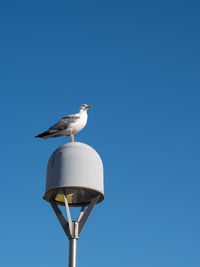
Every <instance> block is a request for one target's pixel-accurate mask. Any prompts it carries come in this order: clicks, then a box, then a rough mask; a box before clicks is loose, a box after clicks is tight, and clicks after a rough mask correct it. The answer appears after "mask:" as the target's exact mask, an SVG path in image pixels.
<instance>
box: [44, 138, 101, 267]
mask: <svg viewBox="0 0 200 267" xmlns="http://www.w3.org/2000/svg"><path fill="white" fill-rule="evenodd" d="M103 184H104V183H103V163H102V160H101V158H100V156H99V155H98V153H97V152H96V151H95V150H94V149H93V148H91V147H90V146H88V145H86V144H83V143H79V142H71V143H67V144H65V145H63V146H61V147H59V148H58V149H56V150H55V151H54V152H53V154H52V155H51V157H50V159H49V162H48V166H47V177H46V192H45V195H44V199H45V200H46V201H48V202H49V203H50V204H51V206H52V208H53V210H54V212H55V214H56V216H57V218H58V220H59V222H60V224H61V226H62V228H63V230H64V232H65V234H66V235H67V237H68V239H69V260H68V262H69V265H68V266H69V267H76V251H77V240H78V237H79V235H80V233H81V231H82V229H83V226H84V224H85V223H86V221H87V219H88V217H89V215H90V213H91V211H92V209H93V208H94V206H95V204H97V203H99V202H101V201H103V199H104V185H103ZM59 205H62V206H65V208H66V212H67V219H68V220H66V219H65V217H64V215H63V214H62V212H61V210H60V209H59V207H58V206H59ZM69 207H81V210H80V213H79V216H78V218H77V220H76V221H72V219H71V214H70V209H69ZM86 207H87V208H86ZM85 208H86V210H85Z"/></svg>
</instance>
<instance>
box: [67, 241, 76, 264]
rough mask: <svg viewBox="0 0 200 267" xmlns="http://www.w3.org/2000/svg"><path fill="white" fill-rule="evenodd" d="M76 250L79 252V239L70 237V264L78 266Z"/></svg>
mask: <svg viewBox="0 0 200 267" xmlns="http://www.w3.org/2000/svg"><path fill="white" fill-rule="evenodd" d="M76 252H77V239H76V238H70V239H69V257H68V264H69V265H68V266H69V267H76Z"/></svg>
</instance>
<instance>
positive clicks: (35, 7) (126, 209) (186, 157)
mask: <svg viewBox="0 0 200 267" xmlns="http://www.w3.org/2000/svg"><path fill="white" fill-rule="evenodd" d="M199 9H200V4H199V1H176V0H173V1H155V0H153V1H143V0H142V1H67V0H61V1H52V0H50V1H44V0H40V1H38V0H36V1H33V0H30V1H9V0H8V1H2V2H1V4H0V92H1V97H0V112H1V131H0V140H1V156H0V161H1V171H0V172H1V202H0V208H1V223H0V225H1V227H0V236H1V238H0V240H1V241H0V251H1V257H0V265H1V266H6V267H11V266H20V267H27V266H28V267H35V266H37V267H44V266H48V267H51V266H52V267H53V266H67V257H68V256H67V249H68V243H67V239H66V237H65V235H64V233H63V230H62V229H61V227H60V225H59V223H58V221H57V218H56V217H55V215H54V214H53V211H52V210H51V207H50V205H48V203H46V202H45V201H44V200H43V199H42V196H43V194H44V190H45V175H46V165H47V161H48V158H49V157H50V155H51V153H52V152H53V151H54V150H55V149H56V148H57V147H58V146H60V145H62V144H63V143H64V142H66V138H57V139H52V140H47V141H43V140H36V139H34V138H33V136H34V135H35V134H38V133H40V132H41V131H43V130H45V129H46V128H47V127H49V126H51V125H52V124H53V123H55V122H56V121H57V120H58V119H60V117H62V116H64V115H67V114H70V113H75V112H76V111H77V110H78V108H79V106H80V105H81V104H83V103H87V104H91V105H93V106H94V108H93V109H92V110H91V111H89V121H88V124H87V127H86V128H85V129H84V130H83V131H82V132H80V133H79V134H77V136H76V140H78V141H81V142H85V143H87V144H89V145H91V146H92V147H93V148H95V149H96V150H97V151H98V153H99V154H100V155H101V157H102V159H103V162H104V167H105V200H104V202H102V203H101V204H99V205H98V206H97V207H96V208H95V210H94V212H93V213H92V215H91V217H90V218H89V221H88V222H87V224H86V226H85V228H84V229H83V232H82V233H81V236H80V240H79V242H78V267H81V266H87V267H92V266H96V267H102V266H115V267H122V266H133V267H134V266H135V267H199V266H200V253H199V251H200V229H199V225H200V215H199V207H200V201H199V200H200V197H199V187H200V180H199V178H200V167H199V166H200V165H199V162H200V142H199V138H200V125H199V120H200V107H199V103H200V75H199V69H200V68H199V62H200V49H199V48H200V36H199V28H200V16H199ZM68 140H69V139H68Z"/></svg>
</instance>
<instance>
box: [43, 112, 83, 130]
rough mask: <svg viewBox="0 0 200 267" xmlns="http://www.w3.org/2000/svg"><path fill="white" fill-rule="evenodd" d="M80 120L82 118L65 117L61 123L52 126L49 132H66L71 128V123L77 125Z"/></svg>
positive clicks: (74, 116)
mask: <svg viewBox="0 0 200 267" xmlns="http://www.w3.org/2000/svg"><path fill="white" fill-rule="evenodd" d="M78 119H80V116H76V115H69V116H66V117H63V118H62V119H61V120H60V121H58V122H57V123H56V124H54V125H53V126H51V127H50V128H49V129H48V130H49V132H55V131H62V130H65V129H67V128H68V127H69V125H70V124H71V123H75V122H76V121H77V120H78Z"/></svg>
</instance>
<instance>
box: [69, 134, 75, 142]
mask: <svg viewBox="0 0 200 267" xmlns="http://www.w3.org/2000/svg"><path fill="white" fill-rule="evenodd" d="M70 138H71V142H74V136H73V134H70Z"/></svg>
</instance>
